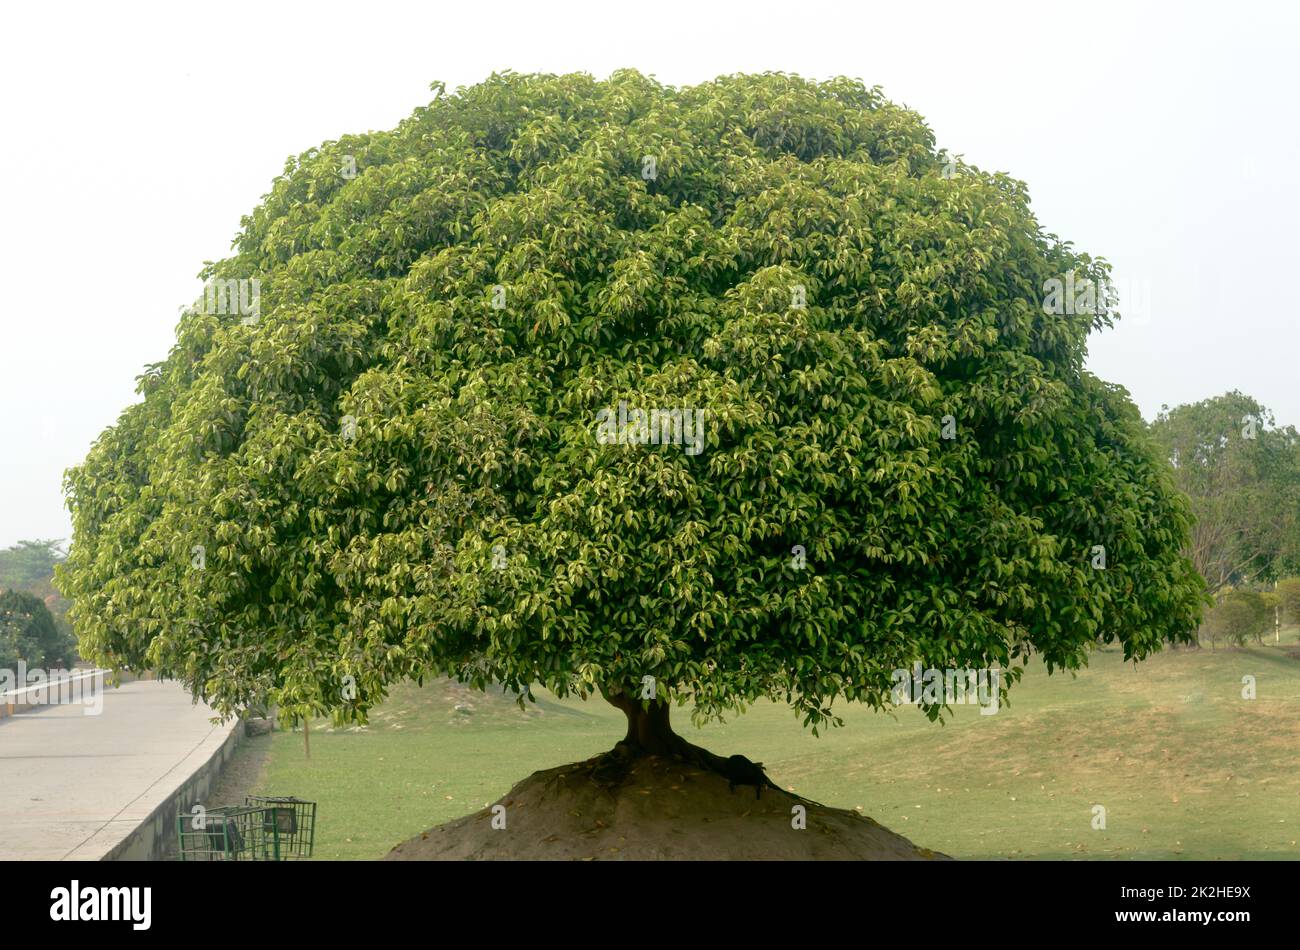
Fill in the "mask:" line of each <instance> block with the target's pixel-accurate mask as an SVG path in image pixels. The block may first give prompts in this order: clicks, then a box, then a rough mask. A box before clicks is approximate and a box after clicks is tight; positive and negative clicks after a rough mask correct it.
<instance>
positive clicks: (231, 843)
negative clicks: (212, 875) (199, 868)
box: [176, 795, 316, 861]
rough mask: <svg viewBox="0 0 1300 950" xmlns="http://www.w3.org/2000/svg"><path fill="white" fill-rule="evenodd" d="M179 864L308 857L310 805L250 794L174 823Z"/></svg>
mask: <svg viewBox="0 0 1300 950" xmlns="http://www.w3.org/2000/svg"><path fill="white" fill-rule="evenodd" d="M176 834H177V838H178V842H179V847H178V849H177V853H178V857H179V858H180V860H182V861H289V860H294V859H301V858H309V857H311V853H312V848H313V847H314V846H315V843H316V803H315V802H308V801H303V800H302V799H300V798H291V797H290V798H271V797H265V796H257V795H250V796H248V798H247V799H245V801H244V804H243V805H223V806H221V807H218V808H209V809H207V811H205V812H204V813H203V814H202V815H201V816H200V817H197V818H196V817H194V816H191V815H181V816H179V817H177V819H176Z"/></svg>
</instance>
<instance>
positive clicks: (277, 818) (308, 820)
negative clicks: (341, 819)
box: [244, 795, 316, 861]
mask: <svg viewBox="0 0 1300 950" xmlns="http://www.w3.org/2000/svg"><path fill="white" fill-rule="evenodd" d="M244 804H245V805H246V806H247V807H250V808H260V809H262V811H263V814H264V819H263V823H264V826H265V827H264V833H271V832H272V831H273V833H274V835H275V837H276V840H277V841H278V842H279V849H280V857H279V860H281V861H289V860H293V859H301V858H310V857H311V854H312V849H313V848H315V846H316V803H315V802H308V801H304V800H302V799H301V798H294V797H293V796H287V797H271V796H265V795H249V796H248V797H247V798H245V799H244Z"/></svg>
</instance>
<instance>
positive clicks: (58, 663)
mask: <svg viewBox="0 0 1300 950" xmlns="http://www.w3.org/2000/svg"><path fill="white" fill-rule="evenodd" d="M72 658H73V650H72V642H71V640H70V639H69V638H68V637H67V636H66V635H65V634H64V633H63V632H62V631H60V630H59V627H58V625H57V624H56V623H55V622H54V616H53V615H52V614H51V613H50V611H49V608H47V607H46V606H45V602H44V601H42V600H41V598H39V597H37V596H35V595H34V594H29V593H27V592H26V591H15V590H8V591H5V592H4V593H3V594H0V668H5V669H13V668H14V667H15V666H17V664H18V661H19V660H22V661H24V662H25V663H26V664H27V665H28V666H29V667H41V668H43V669H63V668H67V667H69V666H71V665H72Z"/></svg>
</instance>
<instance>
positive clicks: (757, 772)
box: [592, 690, 777, 796]
mask: <svg viewBox="0 0 1300 950" xmlns="http://www.w3.org/2000/svg"><path fill="white" fill-rule="evenodd" d="M601 695H602V696H604V697H605V700H606V701H607V702H608V703H609V704H610V705H611V706H613V707H614V708H615V709H618V710H621V711H622V713H623V715H624V716H626V717H627V735H626V736H624V737H623V739H622V741H621V742H619V743H617V744H616V745H615V746H614V748H613V749H612V750H610V751H609V752H607V753H605V754H604V755H603V756H600V757H599V759H598V764H597V765H596V767H595V769H594V771H593V773H592V775H593V777H594V778H596V779H597V780H598V781H601V782H602V783H605V784H617V783H619V782H621V781H622V778H623V776H624V775H626V773H627V770H628V768H629V767H630V765H631V763H632V762H633V761H634V760H635V759H637V758H639V757H640V756H643V755H662V756H672V757H674V758H676V759H679V760H681V761H683V762H686V763H688V764H690V765H694V766H696V767H697V768H701V769H705V770H707V771H710V772H716V773H718V774H719V775H721V776H722V777H723V778H725V779H726V780H727V781H728V782H729V783H730V784H731V787H732V790H733V791H734V790H735V787H736V786H737V785H752V786H754V794H755V796H758V795H759V794H760V792H761V790H762V789H763V788H776V787H777V786H776V785H775V784H774V783H773V782H772V780H771V779H769V778H768V777H767V774H766V773H765V772H764V771H763V765H762V763H761V762H751V761H750V760H749V759H747V758H745V757H744V756H743V755H733V756H729V757H727V758H723V757H722V756H720V755H714V754H713V753H712V752H710V751H709V750H708V749H702V748H700V747H699V746H697V745H693V744H692V743H690V742H687V741H686V740H685V739H683V738H682V737H681V736H679V735H678V734H677V733H675V732H673V727H672V725H671V723H669V721H668V711H669V709H670V708H671V707H670V706H669V704H668V702H667V701H666V700H663V699H652V700H640V699H637V698H636V697H635V696H632V695H631V694H628V693H624V692H621V691H619V692H616V691H614V690H601Z"/></svg>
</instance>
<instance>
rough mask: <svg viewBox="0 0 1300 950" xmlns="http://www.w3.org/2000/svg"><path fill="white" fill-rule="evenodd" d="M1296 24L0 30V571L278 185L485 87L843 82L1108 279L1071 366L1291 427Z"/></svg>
mask: <svg viewBox="0 0 1300 950" xmlns="http://www.w3.org/2000/svg"><path fill="white" fill-rule="evenodd" d="M1298 9H1300V5H1297V4H1294V3H1291V2H1289V0H1279V2H1276V3H1258V4H1257V3H1249V2H1233V3H1223V4H1200V3H1174V2H1168V3H1142V2H1125V3H1117V4H1110V3H1087V4H1079V3H1060V4H1055V3H1048V2H1043V0H1040V2H1037V3H1024V4H1019V3H1016V4H1012V3H992V2H989V3H977V2H962V3H941V2H935V0H924V2H918V3H912V4H903V3H897V2H890V3H887V4H884V3H882V4H876V3H863V2H843V3H839V4H823V3H817V2H809V0H801V2H798V3H791V2H789V0H786V2H782V3H772V4H766V3H757V2H743V3H740V2H714V0H703V2H692V3H670V2H664V0H653V2H625V3H613V2H608V0H607V2H604V3H593V4H589V5H577V4H574V5H565V4H563V3H561V2H546V3H538V2H532V3H526V4H514V3H506V2H500V0H494V2H491V3H470V4H464V3H456V4H451V5H445V4H441V3H409V4H400V3H385V2H377V0H367V2H349V3H330V2H319V0H316V2H311V3H306V2H304V3H293V4H289V3H276V4H272V3H269V2H265V0H263V2H258V3H248V4H245V3H221V4H210V5H209V4H193V5H189V6H184V7H182V6H180V5H178V4H168V5H162V4H160V5H157V6H152V5H149V6H145V5H116V4H115V5H112V6H109V5H90V4H87V5H85V6H82V5H73V4H59V3H42V4H39V5H38V4H22V5H19V4H14V5H11V6H9V7H8V9H7V10H6V14H5V17H6V22H5V26H4V32H3V38H0V90H3V91H2V92H0V136H3V139H4V141H3V156H4V159H5V166H6V167H7V168H8V169H9V171H8V173H7V178H6V181H7V186H8V187H7V189H6V192H5V195H4V198H3V215H4V225H5V227H4V228H3V231H2V232H0V278H2V279H3V287H4V290H5V302H6V304H7V306H6V307H5V308H4V311H3V317H2V318H0V319H2V320H3V332H2V333H0V401H2V404H3V406H4V407H5V412H4V416H3V419H4V432H3V441H2V442H0V445H3V448H2V449H0V546H7V545H9V544H12V543H13V542H14V541H17V540H18V539H20V538H34V537H67V536H68V535H69V533H70V530H71V529H70V527H69V521H68V516H67V512H66V510H65V508H64V507H63V501H62V494H61V481H62V472H63V470H64V469H65V468H67V467H68V466H70V465H74V464H76V463H77V462H78V461H80V460H81V458H82V457H83V456H84V455H85V452H86V449H87V448H88V446H89V445H90V443H91V441H92V440H93V439H94V438H95V436H96V435H97V434H98V433H99V432H100V431H101V430H102V429H103V428H104V427H106V426H108V425H110V424H111V423H112V422H113V421H114V420H115V419H116V418H117V415H118V413H119V412H120V411H121V409H122V408H123V407H124V406H126V405H127V404H128V403H129V402H131V401H132V400H133V399H134V398H135V396H134V385H135V382H134V380H135V377H136V376H137V375H139V373H140V372H141V370H142V368H143V367H144V365H145V364H146V363H150V362H155V361H158V360H160V359H162V358H163V356H165V354H166V352H167V350H168V347H169V346H170V344H171V341H172V339H173V332H174V329H175V325H176V321H177V317H178V307H179V306H180V305H182V304H184V303H188V302H190V301H192V300H194V299H195V298H196V297H197V296H198V295H199V293H200V290H201V285H200V282H199V281H198V279H197V278H196V277H195V274H196V273H197V272H198V270H199V268H200V267H201V266H202V263H203V261H205V260H212V259H218V258H221V257H224V256H225V255H226V254H227V253H228V252H229V249H230V243H231V240H232V239H233V237H234V235H235V232H236V230H237V228H238V226H239V218H240V216H241V215H243V214H246V213H248V212H249V211H251V210H252V208H253V207H254V205H255V204H256V203H257V201H258V200H259V198H260V196H261V195H263V194H264V193H265V192H266V191H267V190H268V188H269V185H270V182H271V179H272V178H273V177H274V176H275V175H276V174H278V173H279V172H280V171H281V169H282V168H283V165H284V159H285V158H286V157H287V156H288V155H290V154H297V153H298V152H300V151H303V150H305V149H307V148H309V147H310V146H312V145H316V144H319V143H320V142H321V141H323V140H326V139H332V138H337V137H338V136H339V135H342V134H345V133H349V132H361V131H365V130H369V129H387V128H391V127H392V126H394V125H395V124H396V123H397V122H398V121H399V120H401V119H402V118H404V117H405V116H406V115H408V114H409V113H410V112H411V110H412V109H414V108H415V107H416V106H417V105H420V104H423V103H425V102H427V101H428V100H429V99H430V98H431V95H430V93H429V88H428V87H429V83H430V82H432V81H433V80H435V79H437V80H442V81H444V82H446V84H447V86H448V89H449V90H450V89H454V88H455V87H456V86H459V85H468V84H472V83H475V82H478V81H480V80H482V79H483V78H485V77H486V76H487V75H488V74H489V73H491V72H493V71H494V70H497V71H500V70H506V69H513V70H515V71H518V72H530V71H547V72H572V71H586V72H590V73H592V74H594V75H596V76H597V77H601V78H603V77H605V76H607V75H609V73H610V72H612V71H613V70H615V69H618V68H621V67H634V68H636V69H639V70H641V71H642V72H645V73H649V74H653V75H654V76H656V77H657V78H658V79H659V80H661V81H663V82H667V83H672V84H674V85H680V84H690V83H694V82H699V81H702V80H706V79H710V78H713V77H714V76H716V75H719V74H722V73H731V72H749V71H762V70H783V71H787V72H796V73H799V74H802V75H805V76H809V77H812V78H817V79H824V78H828V77H830V76H834V75H841V74H842V75H847V76H853V77H858V78H861V79H863V80H865V81H866V82H867V83H868V84H869V85H876V84H878V85H880V86H882V87H883V88H884V90H885V93H886V94H887V95H888V96H889V97H890V98H891V99H893V100H894V101H896V102H900V103H904V104H906V105H909V106H911V107H912V108H914V109H916V110H917V111H919V112H920V113H921V114H922V115H923V116H925V118H926V119H927V120H928V121H929V123H930V125H931V127H932V128H933V129H934V131H935V133H936V135H937V137H938V141H939V144H940V145H941V146H944V147H947V148H948V149H949V150H950V151H952V152H953V153H956V154H961V155H964V156H965V158H966V160H967V161H969V162H971V163H973V164H975V165H979V166H980V167H982V168H986V169H993V170H1002V171H1006V172H1009V173H1010V174H1012V175H1013V176H1015V177H1016V178H1019V179H1021V180H1023V181H1026V182H1027V183H1028V184H1029V188H1030V194H1031V195H1032V198H1033V205H1034V209H1035V211H1036V213H1037V215H1038V219H1039V221H1040V222H1042V224H1043V226H1044V227H1045V228H1046V229H1047V230H1049V231H1051V232H1053V233H1056V234H1059V235H1061V236H1062V237H1064V238H1067V239H1069V240H1071V241H1073V242H1074V244H1075V245H1076V246H1077V247H1079V248H1081V249H1083V250H1086V251H1088V252H1090V253H1093V254H1097V255H1101V256H1104V257H1106V258H1108V259H1109V260H1110V261H1111V262H1112V264H1113V265H1114V267H1115V278H1116V284H1117V286H1118V287H1119V290H1120V292H1121V294H1122V295H1123V296H1122V301H1121V307H1120V309H1121V310H1122V311H1124V312H1126V313H1129V312H1130V311H1131V310H1132V309H1133V307H1134V306H1137V310H1138V312H1136V313H1134V314H1133V315H1132V319H1128V320H1126V321H1125V323H1124V324H1122V325H1121V326H1119V327H1118V328H1117V329H1115V330H1112V331H1109V332H1107V333H1105V334H1103V335H1100V336H1095V337H1094V338H1093V339H1092V343H1091V358H1090V366H1091V368H1092V370H1093V371H1094V372H1096V373H1097V374H1098V375H1100V376H1101V377H1102V378H1104V379H1107V380H1110V381H1112V382H1117V383H1121V384H1122V385H1124V386H1126V387H1128V389H1129V390H1130V391H1131V392H1132V394H1133V396H1134V398H1135V399H1136V401H1137V403H1138V405H1139V406H1140V407H1141V408H1142V411H1143V413H1144V415H1146V416H1147V417H1148V418H1151V417H1152V416H1153V415H1154V413H1155V412H1156V411H1158V410H1159V408H1160V406H1161V404H1162V403H1168V404H1169V405H1175V404H1177V403H1180V402H1188V401H1193V400H1197V399H1201V398H1204V397H1207V396H1212V395H1216V394H1218V393H1222V392H1224V391H1226V390H1229V389H1234V388H1239V389H1241V390H1243V391H1245V392H1247V393H1250V394H1251V395H1253V396H1255V397H1256V398H1258V399H1259V400H1260V401H1262V402H1263V403H1264V404H1265V405H1266V406H1269V407H1271V408H1272V409H1273V410H1274V412H1275V413H1276V415H1277V417H1278V420H1279V421H1280V422H1283V423H1293V424H1297V425H1300V387H1298V386H1297V385H1296V380H1297V376H1298V375H1300V373H1297V370H1296V365H1297V362H1298V361H1300V332H1298V331H1297V329H1296V325H1297V320H1298V319H1300V312H1297V308H1296V306H1295V305H1294V303H1293V302H1292V301H1291V299H1290V293H1289V290H1290V287H1291V286H1294V285H1295V282H1296V280H1297V273H1298V271H1300V268H1297V266H1296V264H1297V253H1296V252H1297V247H1296V245H1297V240H1296V237H1295V232H1296V228H1297V226H1298V225H1300V214H1298V213H1297V212H1300V198H1298V197H1297V195H1298V194H1300V170H1298V169H1297V160H1298V159H1300V148H1298V147H1297V145H1298V144H1300V143H1298V141H1297V140H1298V139H1300V135H1298V134H1297V122H1296V117H1297V113H1298V110H1297V105H1296V98H1297V93H1300V82H1297V78H1298V73H1300V69H1298V67H1297V53H1296V45H1297V40H1300V29H1297V27H1298V26H1300V14H1298V13H1297V10H1298Z"/></svg>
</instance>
